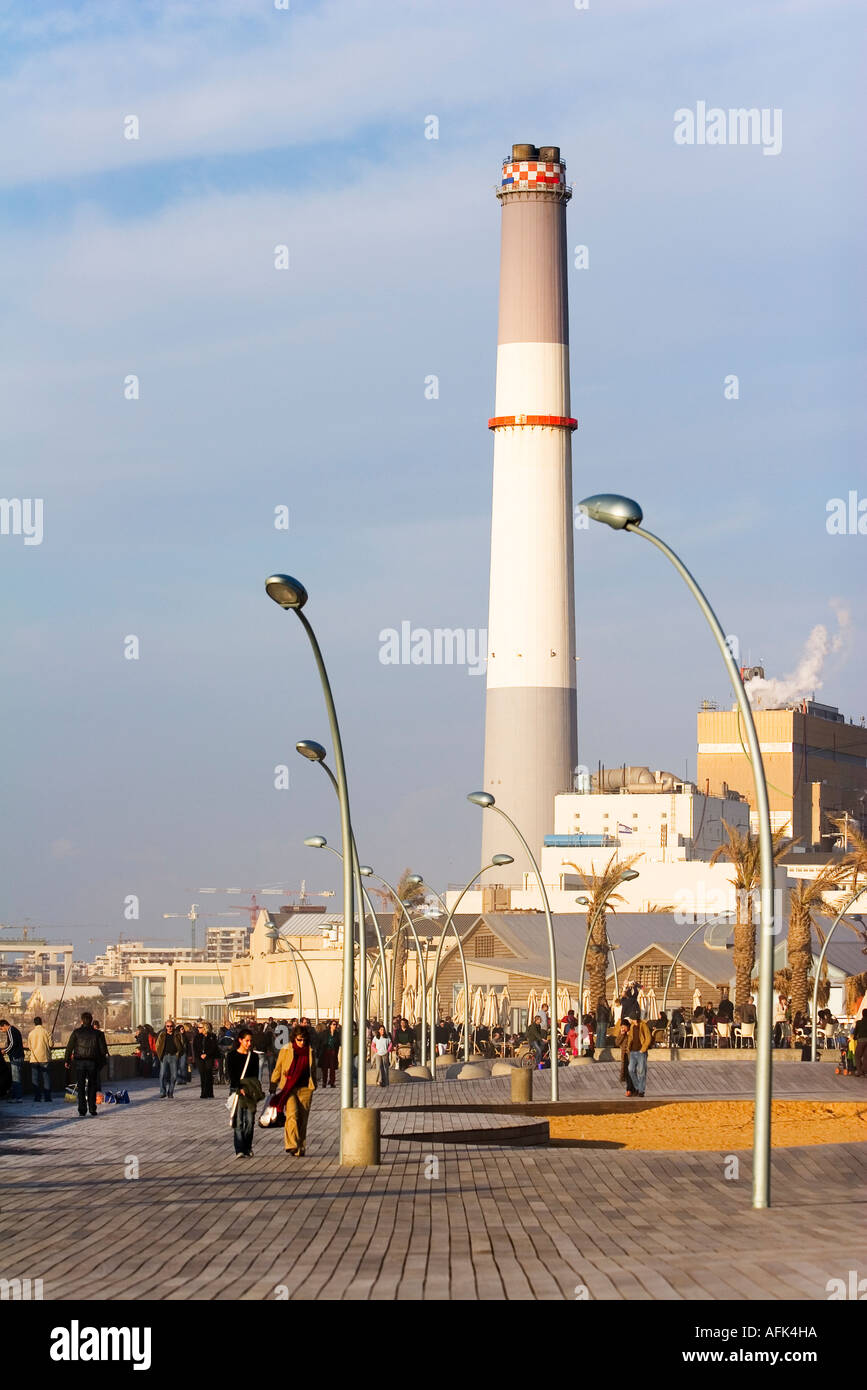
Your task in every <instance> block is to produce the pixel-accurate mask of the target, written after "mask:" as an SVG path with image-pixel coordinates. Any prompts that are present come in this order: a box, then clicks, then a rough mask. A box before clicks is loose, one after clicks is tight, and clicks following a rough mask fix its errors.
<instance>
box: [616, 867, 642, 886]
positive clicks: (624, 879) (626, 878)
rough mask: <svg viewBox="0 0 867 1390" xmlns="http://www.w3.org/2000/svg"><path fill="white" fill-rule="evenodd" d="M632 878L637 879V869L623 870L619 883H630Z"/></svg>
mask: <svg viewBox="0 0 867 1390" xmlns="http://www.w3.org/2000/svg"><path fill="white" fill-rule="evenodd" d="M634 878H638V870H637V869H624V870H623V873H622V874H621V875H620V882H621V883H631V882H632V880H633V879H634Z"/></svg>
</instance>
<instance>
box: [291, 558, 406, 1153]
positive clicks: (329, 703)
mask: <svg viewBox="0 0 867 1390" xmlns="http://www.w3.org/2000/svg"><path fill="white" fill-rule="evenodd" d="M265 592H266V593H267V595H268V597H269V598H270V599H273V601H274V602H275V603H276V604H279V606H280V607H281V608H285V609H288V610H290V611H291V612H293V613H294V614H295V616H296V618H297V619H298V621H299V623H300V624H301V626H302V627H303V628H304V631H305V632H306V634H307V638H308V640H309V642H310V646H311V649H312V651H313V659H314V661H315V663H316V669H317V671H318V672H319V680H320V684H321V686H322V694H323V697H324V699H325V708H326V711H327V714H328V726H329V729H330V730H331V742H332V744H333V746H334V760H335V763H336V768H337V795H338V800H339V802H340V834H341V838H342V841H343V845H344V847H346V846H347V845H351V844H352V819H351V817H350V814H349V788H348V786H347V782H346V763H345V761H344V757H343V742H342V740H341V737H340V725H339V724H338V722H337V711H336V709H335V707H334V697H333V695H332V693H331V683H330V681H329V679H328V672H327V670H326V669H325V662H324V660H323V657H322V652H321V650H320V647H319V643H318V641H317V640H316V634H315V632H314V631H313V628H312V627H311V625H310V623H309V622H308V620H307V617H306V616H305V614H304V611H303V609H304V605H305V604H306V602H307V597H308V596H307V590H306V589H305V588H304V585H303V584H301V583H299V581H298V580H297V579H293V578H292V577H291V575H288V574H272V575H271V576H270V578H268V579H266V581H265ZM352 894H353V884H352V856H351V855H349V854H347V855H344V859H343V1007H342V1013H343V1018H344V1020H345V1022H344V1026H345V1027H348V1028H349V1030H350V1037H351V1036H352V1019H353V1008H352V1005H353V998H352V995H353V984H354V974H355V971H354V964H355V963H354V960H353V950H352V938H353V920H354V915H355V914H354V907H353V898H352ZM359 1079H361V1078H359ZM340 1108H341V1112H342V1114H341V1119H340V1162H341V1163H344V1162H346V1163H351V1164H352V1165H354V1166H355V1165H359V1166H361V1165H363V1164H366V1163H378V1162H379V1128H378V1126H379V1111H378V1110H376V1109H374V1110H372V1111H370V1112H369V1114H368V1113H367V1112H366V1111H365V1117H364V1118H362V1119H360V1120H358V1121H356V1120H354V1119H352V1118H351V1117H350V1116H349V1113H348V1112H350V1111H352V1110H353V1108H354V1107H353V1104H352V1066H351V1064H350V1065H349V1066H345V1067H341V1069H340ZM358 1108H359V1110H362V1111H364V1110H365V1108H364V1107H363V1106H359V1107H358Z"/></svg>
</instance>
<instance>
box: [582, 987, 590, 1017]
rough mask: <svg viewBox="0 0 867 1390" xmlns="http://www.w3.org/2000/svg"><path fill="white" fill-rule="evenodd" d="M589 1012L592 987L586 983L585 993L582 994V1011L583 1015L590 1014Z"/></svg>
mask: <svg viewBox="0 0 867 1390" xmlns="http://www.w3.org/2000/svg"><path fill="white" fill-rule="evenodd" d="M589 1012H590V987H589V985H585V986H584V993H583V994H582V996H581V1013H582V1015H583V1014H589Z"/></svg>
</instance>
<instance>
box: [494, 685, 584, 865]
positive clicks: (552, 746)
mask: <svg viewBox="0 0 867 1390" xmlns="http://www.w3.org/2000/svg"><path fill="white" fill-rule="evenodd" d="M577 758H578V737H577V700H576V695H575V690H574V688H570V689H564V688H562V687H560V688H550V687H545V686H503V687H499V688H497V687H495V688H494V689H489V690H488V694H487V704H486V708H485V769H486V774H485V782H484V787H483V790H484V791H486V792H490V793H491V795H492V796H493V797H494V798H495V799H496V802H497V805H498V806H502V808H503V810H504V811H507V812H508V814H509V815H511V816H513V817H514V819H515V820H516V822H517V824H518V825H519V826H520V828H521V832H522V834H523V835H524V836H526V839H527V841H528V843H529V844H530V847H531V848H532V850H533V853H534V854H535V855H537V856H538V855H539V853H540V851H541V848H542V842H543V840H544V837H545V836H546V835H550V834H551V833H552V831H553V829H554V797H555V796H557V795H558V794H559V793H560V792H568V791H571V790H572V779H573V775H574V768H575V764H576V762H577ZM489 768H490V769H494V768H495V769H496V772H495V773H494V774H493V776H492V775H491V774H490V773H488V769H489ZM499 853H505V854H513V855H514V856H515V862H514V864H509V865H507V866H506V868H505V869H502V870H501V871H500V873H499V874H494V873H493V872H491V873H490V874H487V875H486V876H485V882H486V883H487V882H491V883H495V882H497V883H511V884H520V882H521V875H522V874H523V873H525V872H527V871H529V870H530V868H531V865H530V863H529V861H528V860H527V858H526V855H525V854H524V852H523V850H522V849H521V846H520V844H519V843H518V841H517V840H516V839H515V837H514V835H513V834H512V832H511V831H510V829H509V827H508V826H507V825H506V823H505V821H504V820H503V819H502V818H501V817H500V816H498V815H497V814H496V812H495V811H485V812H484V814H483V816H482V863H483V864H487V863H490V861H491V859H492V857H493V856H494V855H495V854H499Z"/></svg>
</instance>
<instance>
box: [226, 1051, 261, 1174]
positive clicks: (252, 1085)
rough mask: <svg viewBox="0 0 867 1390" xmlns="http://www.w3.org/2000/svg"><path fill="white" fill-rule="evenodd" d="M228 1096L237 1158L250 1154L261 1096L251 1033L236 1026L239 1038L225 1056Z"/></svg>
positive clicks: (249, 1155) (256, 1059)
mask: <svg viewBox="0 0 867 1390" xmlns="http://www.w3.org/2000/svg"><path fill="white" fill-rule="evenodd" d="M226 1072H227V1074H228V1077H229V1097H230V1100H231V1101H232V1137H233V1140H234V1144H235V1157H236V1158H252V1157H253V1130H254V1127H255V1123H256V1105H257V1103H258V1101H259V1100H261V1099H262V1098H263V1094H264V1093H263V1091H262V1086H261V1083H260V1081H259V1058H258V1057H257V1056H256V1054H255V1052H254V1051H253V1033H252V1030H251V1029H249V1028H246V1027H245V1028H239V1029H238V1041H237V1043H236V1044H235V1047H234V1048H233V1050H232V1051H231V1052H230V1053H229V1055H228V1057H227V1058H226Z"/></svg>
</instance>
